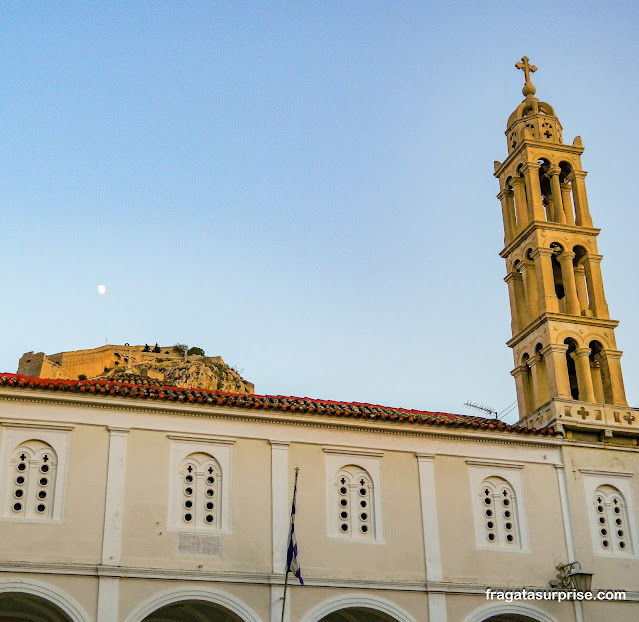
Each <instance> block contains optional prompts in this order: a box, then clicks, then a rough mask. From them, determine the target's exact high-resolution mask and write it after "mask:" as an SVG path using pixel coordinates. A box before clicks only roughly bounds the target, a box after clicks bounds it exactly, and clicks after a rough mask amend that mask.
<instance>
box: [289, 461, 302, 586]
mask: <svg viewBox="0 0 639 622" xmlns="http://www.w3.org/2000/svg"><path fill="white" fill-rule="evenodd" d="M296 496H297V472H296V473H295V487H294V488H293V506H292V507H291V530H290V531H289V534H288V550H287V553H286V573H287V574H288V573H289V572H292V573H293V574H294V575H295V576H296V577H297V578H298V579H299V581H300V583H301V584H302V585H304V580H303V579H302V568H301V566H300V564H299V562H298V561H297V540H296V539H295V497H296Z"/></svg>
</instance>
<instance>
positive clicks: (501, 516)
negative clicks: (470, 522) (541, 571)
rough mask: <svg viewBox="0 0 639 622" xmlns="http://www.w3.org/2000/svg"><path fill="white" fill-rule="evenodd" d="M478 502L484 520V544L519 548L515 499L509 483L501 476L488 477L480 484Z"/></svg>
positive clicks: (519, 539)
mask: <svg viewBox="0 0 639 622" xmlns="http://www.w3.org/2000/svg"><path fill="white" fill-rule="evenodd" d="M479 503H480V506H481V512H482V515H483V521H484V535H485V545H487V546H494V547H502V548H520V547H521V537H520V533H519V516H518V514H517V500H516V498H515V492H514V490H513V488H512V487H511V485H510V484H509V483H508V482H507V481H506V480H505V479H502V478H501V477H488V478H486V479H485V480H484V481H483V482H482V485H481V490H480V492H479Z"/></svg>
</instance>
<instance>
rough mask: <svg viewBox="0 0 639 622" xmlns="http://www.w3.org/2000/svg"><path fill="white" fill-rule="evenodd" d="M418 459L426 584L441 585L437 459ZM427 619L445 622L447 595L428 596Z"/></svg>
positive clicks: (431, 594)
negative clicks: (432, 582)
mask: <svg viewBox="0 0 639 622" xmlns="http://www.w3.org/2000/svg"><path fill="white" fill-rule="evenodd" d="M416 456H417V466H418V469H419V492H420V499H421V506H422V529H423V533H424V559H425V562H426V580H427V581H441V580H442V576H443V573H442V559H441V551H440V547H439V522H438V520H437V498H436V494H435V465H434V458H435V456H433V455H428V454H416ZM428 619H429V620H430V622H446V620H447V614H446V597H445V595H444V594H440V593H434V592H429V593H428Z"/></svg>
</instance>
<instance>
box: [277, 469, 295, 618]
mask: <svg viewBox="0 0 639 622" xmlns="http://www.w3.org/2000/svg"><path fill="white" fill-rule="evenodd" d="M299 472H300V468H299V467H295V485H294V486H293V507H295V497H296V496H297V476H298V475H299ZM294 520H295V515H294V514H293V512H291V521H290V525H289V538H290V533H291V525H292V524H293V521H294ZM290 571H291V569H290V568H289V564H288V541H287V543H286V574H285V575H284V597H283V598H282V618H281V622H284V611H285V610H286V588H287V587H288V573H289V572H290Z"/></svg>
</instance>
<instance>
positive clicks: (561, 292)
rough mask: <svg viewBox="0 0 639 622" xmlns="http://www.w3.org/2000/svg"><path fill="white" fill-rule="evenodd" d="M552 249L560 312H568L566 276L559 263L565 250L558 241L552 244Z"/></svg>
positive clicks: (554, 280) (553, 271) (556, 293)
mask: <svg viewBox="0 0 639 622" xmlns="http://www.w3.org/2000/svg"><path fill="white" fill-rule="evenodd" d="M550 248H551V249H552V258H551V262H552V277H553V282H554V286H555V295H556V296H557V300H558V301H559V313H566V312H567V309H566V308H565V307H566V300H565V298H566V288H565V286H564V277H563V274H562V272H561V264H560V263H559V259H558V257H559V255H561V254H562V253H563V252H564V249H563V247H562V246H561V244H559V243H558V242H553V243H552V244H551V245H550Z"/></svg>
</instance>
